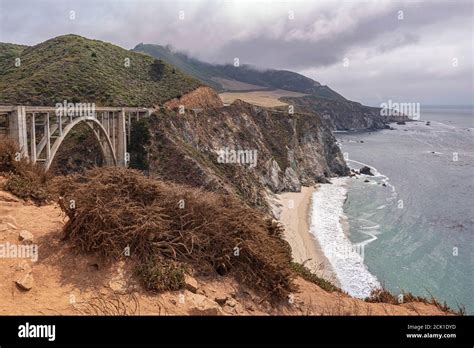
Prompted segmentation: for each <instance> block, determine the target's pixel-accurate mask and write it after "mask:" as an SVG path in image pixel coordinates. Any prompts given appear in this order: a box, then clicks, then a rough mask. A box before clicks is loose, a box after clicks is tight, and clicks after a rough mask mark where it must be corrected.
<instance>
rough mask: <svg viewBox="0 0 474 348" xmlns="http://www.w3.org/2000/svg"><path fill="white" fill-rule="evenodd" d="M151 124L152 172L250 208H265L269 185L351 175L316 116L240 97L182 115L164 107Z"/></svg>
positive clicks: (277, 187)
mask: <svg viewBox="0 0 474 348" xmlns="http://www.w3.org/2000/svg"><path fill="white" fill-rule="evenodd" d="M148 122H149V124H148V127H149V130H150V132H151V141H150V142H149V144H148V146H147V151H148V158H149V171H150V173H151V174H152V175H156V176H159V177H161V178H163V179H166V180H172V181H175V182H178V183H184V184H188V185H191V186H200V187H204V188H205V189H207V190H211V191H220V192H228V193H233V194H237V195H238V196H240V197H241V198H243V199H244V200H245V201H246V202H247V203H249V204H250V205H253V206H262V207H265V206H266V200H265V198H264V196H265V190H266V189H270V190H271V191H273V192H281V191H299V190H300V187H301V185H312V184H314V183H316V182H320V181H325V178H327V177H330V176H334V175H345V174H347V173H348V168H347V167H346V165H345V162H344V160H343V157H342V154H341V152H340V150H339V148H338V146H337V145H336V142H335V138H334V137H333V135H332V133H331V131H330V129H329V128H328V127H327V126H326V125H325V124H324V122H323V121H322V120H321V119H320V118H319V117H318V116H317V115H314V114H312V115H303V114H297V113H296V114H293V115H289V114H288V113H283V112H279V111H276V110H273V109H266V108H261V107H255V106H253V105H251V104H248V103H245V102H243V101H240V100H237V101H236V102H234V103H233V104H231V105H230V106H227V107H218V108H207V109H204V110H202V111H200V112H196V111H192V110H186V112H185V114H184V115H180V114H178V113H177V112H176V111H174V110H170V109H162V110H161V111H159V112H157V113H155V114H154V115H152V117H151V118H150V119H149V120H148Z"/></svg>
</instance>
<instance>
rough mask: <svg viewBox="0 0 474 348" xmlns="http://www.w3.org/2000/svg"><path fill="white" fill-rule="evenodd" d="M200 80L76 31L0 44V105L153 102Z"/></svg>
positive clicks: (196, 83) (195, 84)
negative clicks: (35, 41) (36, 40)
mask: <svg viewBox="0 0 474 348" xmlns="http://www.w3.org/2000/svg"><path fill="white" fill-rule="evenodd" d="M15 58H20V59H21V65H20V66H19V67H16V66H15ZM128 63H129V64H128ZM200 85H201V82H199V81H198V80H196V79H194V78H192V77H190V76H188V75H185V74H183V73H181V72H180V71H179V70H178V69H176V68H174V67H173V66H171V65H169V64H167V63H165V62H164V61H161V60H157V59H154V58H152V57H150V56H148V55H144V54H140V53H136V52H131V51H128V50H125V49H123V48H121V47H118V46H115V45H113V44H110V43H106V42H102V41H98V40H90V39H87V38H84V37H81V36H77V35H64V36H59V37H56V38H53V39H50V40H48V41H45V42H42V43H40V44H38V45H35V46H32V47H25V46H17V45H12V44H0V104H22V105H54V104H55V103H57V102H61V101H63V100H68V101H71V102H95V103H96V104H97V105H98V106H100V105H110V106H114V105H117V106H118V105H127V106H152V105H156V104H160V103H162V102H164V101H166V100H169V99H171V98H174V97H177V96H180V95H182V94H184V93H187V92H189V91H191V90H193V89H195V88H197V87H199V86H200Z"/></svg>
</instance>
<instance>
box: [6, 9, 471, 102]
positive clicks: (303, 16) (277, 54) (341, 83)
mask: <svg viewBox="0 0 474 348" xmlns="http://www.w3.org/2000/svg"><path fill="white" fill-rule="evenodd" d="M71 11H74V13H72V12H71ZM181 11H182V12H181ZM72 15H73V16H72ZM183 16H184V18H183ZM71 17H74V18H71ZM473 22H474V14H473V1H472V0H467V1H464V0H460V1H456V0H446V1H413V0H412V1H381V0H374V1H370V0H366V1H355V0H352V1H329V0H324V1H320V0H314V1H269V0H267V1H265V0H264V1H255V0H254V1H245V0H236V1H164V0H62V1H60V0H0V41H2V42H12V43H19V44H27V45H34V44H37V43H39V42H42V41H45V40H47V39H49V38H52V37H55V36H58V35H63V34H68V33H74V34H79V35H83V36H86V37H88V38H94V39H100V40H104V41H108V42H112V43H114V44H117V45H119V46H122V47H124V48H127V49H129V48H133V47H134V46H135V45H136V44H138V43H140V42H143V43H156V44H161V45H166V44H171V45H172V46H174V47H175V48H177V49H179V50H184V51H186V52H188V53H190V54H192V55H194V56H196V57H198V58H200V59H203V60H206V61H209V62H219V63H222V62H232V61H233V59H234V58H235V57H238V58H239V60H240V62H241V64H245V63H248V64H254V65H258V66H261V67H268V68H278V69H287V70H292V71H297V72H300V73H302V74H304V75H306V76H309V77H311V78H313V79H315V80H316V81H319V82H320V83H322V84H327V85H329V86H330V87H331V88H333V89H335V90H336V91H338V92H339V93H341V94H342V95H344V96H345V97H347V98H349V99H352V100H356V101H360V102H362V103H365V104H370V105H380V103H381V102H386V101H387V100H389V99H391V100H392V101H401V102H420V103H422V104H474V101H473V95H474V93H473V79H474V77H473V60H474V59H473V58H474V57H473V45H474V41H473V25H474V24H473Z"/></svg>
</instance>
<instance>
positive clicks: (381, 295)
mask: <svg viewBox="0 0 474 348" xmlns="http://www.w3.org/2000/svg"><path fill="white" fill-rule="evenodd" d="M402 295H403V297H402V300H401V301H399V297H398V296H395V295H393V294H392V293H391V292H390V291H388V290H386V289H376V290H373V291H372V294H371V295H370V296H369V297H367V298H366V299H365V301H366V302H371V303H389V304H392V305H400V304H403V303H410V302H422V303H426V304H429V305H433V306H435V307H436V308H438V309H440V310H441V311H442V312H445V313H449V314H455V315H465V314H466V309H465V307H464V306H463V305H459V306H458V309H453V308H451V307H449V306H448V305H447V304H446V302H443V303H441V302H439V301H438V300H436V299H435V298H434V296H433V295H430V296H431V297H430V298H429V299H428V298H426V297H422V296H415V295H413V294H412V293H410V292H404V291H402Z"/></svg>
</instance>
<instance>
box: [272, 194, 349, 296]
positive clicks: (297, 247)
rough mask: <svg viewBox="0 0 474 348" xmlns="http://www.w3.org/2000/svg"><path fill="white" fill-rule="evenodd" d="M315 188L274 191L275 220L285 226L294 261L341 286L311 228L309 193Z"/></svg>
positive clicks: (310, 199)
mask: <svg viewBox="0 0 474 348" xmlns="http://www.w3.org/2000/svg"><path fill="white" fill-rule="evenodd" d="M315 191H317V188H316V187H307V186H302V187H301V192H285V193H280V194H277V195H276V197H277V202H278V205H279V212H278V214H277V215H278V220H279V221H280V222H281V223H282V225H283V226H284V227H285V233H284V236H285V240H286V241H287V242H288V243H289V244H290V246H291V251H292V256H293V260H294V261H295V262H298V263H302V264H304V265H305V266H306V267H307V268H308V269H309V270H311V271H312V272H313V273H315V274H316V275H317V276H319V277H321V278H324V279H326V280H328V281H330V282H331V283H333V284H334V285H336V286H337V287H341V284H340V281H339V279H338V277H337V275H336V272H335V271H334V269H333V267H332V265H331V263H330V262H329V260H328V259H327V258H326V256H325V255H324V252H323V250H322V248H321V245H320V244H319V241H318V240H317V239H316V237H315V236H314V235H313V234H312V233H311V230H310V228H311V211H312V205H313V203H312V196H313V193H314V192H315Z"/></svg>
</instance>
